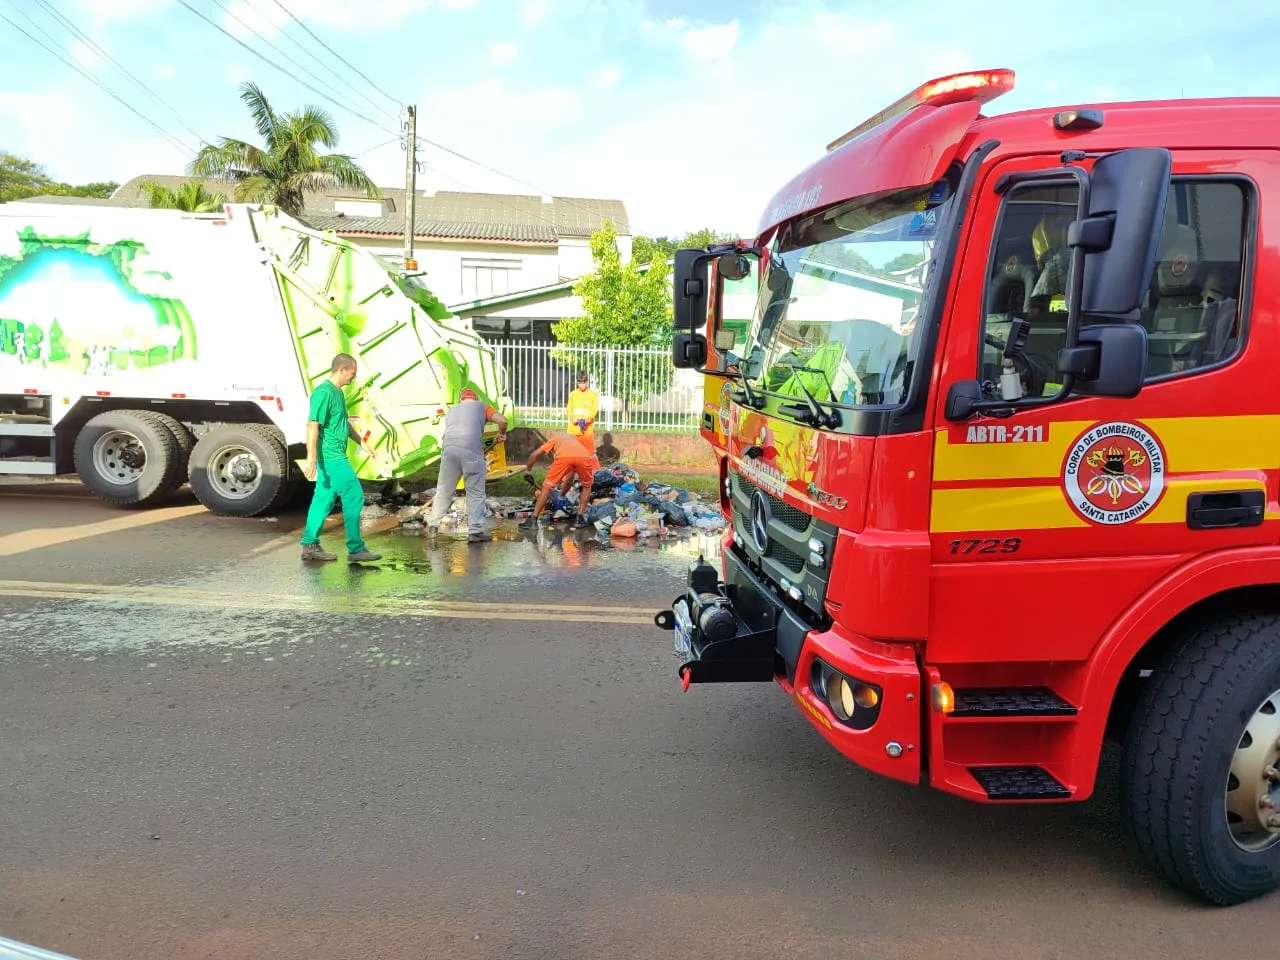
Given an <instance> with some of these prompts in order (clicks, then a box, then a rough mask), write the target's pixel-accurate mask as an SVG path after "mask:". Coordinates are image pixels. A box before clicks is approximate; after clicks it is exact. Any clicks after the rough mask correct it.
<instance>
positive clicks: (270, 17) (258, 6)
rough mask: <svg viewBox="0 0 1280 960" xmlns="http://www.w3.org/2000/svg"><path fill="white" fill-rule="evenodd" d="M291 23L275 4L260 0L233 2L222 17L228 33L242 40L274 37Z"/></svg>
mask: <svg viewBox="0 0 1280 960" xmlns="http://www.w3.org/2000/svg"><path fill="white" fill-rule="evenodd" d="M304 9H305V8H304ZM288 22H289V17H288V15H287V14H285V12H284V11H283V10H281V9H280V8H279V7H277V6H276V5H275V4H269V3H266V2H265V0H259V2H258V3H253V2H251V0H233V2H231V3H229V4H227V12H226V13H224V14H223V15H222V25H223V26H224V27H226V28H227V32H228V33H230V34H232V36H236V37H239V38H240V39H241V40H249V39H251V38H252V37H253V36H254V34H259V35H261V36H264V37H273V36H275V35H276V34H277V33H279V32H280V28H281V27H283V26H284V25H285V24H286V23H288Z"/></svg>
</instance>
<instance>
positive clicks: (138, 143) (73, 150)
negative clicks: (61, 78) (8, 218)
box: [0, 78, 190, 183]
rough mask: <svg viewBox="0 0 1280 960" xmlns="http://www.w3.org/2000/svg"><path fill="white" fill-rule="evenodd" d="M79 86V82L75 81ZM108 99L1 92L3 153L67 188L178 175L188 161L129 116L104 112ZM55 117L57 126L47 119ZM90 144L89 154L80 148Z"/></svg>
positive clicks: (171, 145) (78, 95)
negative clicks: (42, 168) (23, 159)
mask: <svg viewBox="0 0 1280 960" xmlns="http://www.w3.org/2000/svg"><path fill="white" fill-rule="evenodd" d="M77 79H78V78H77ZM79 82H80V83H83V81H79ZM104 101H105V102H108V103H110V102H112V101H109V100H107V98H106V96H105V95H103V96H101V97H97V98H94V97H85V96H82V95H80V94H76V95H74V96H73V95H69V94H66V93H61V92H51V93H19V92H16V91H4V90H0V129H3V130H4V131H5V133H6V149H9V150H12V151H13V152H14V153H17V154H18V155H19V156H25V157H29V158H30V159H32V160H34V161H35V162H36V163H40V164H43V165H44V166H45V169H46V171H47V172H48V174H49V176H50V177H52V178H53V179H55V180H62V181H66V182H68V183H89V182H93V181H102V180H117V181H119V182H124V181H125V180H127V179H128V178H129V177H133V176H137V175H138V174H139V173H143V172H151V173H160V172H164V171H172V172H175V173H180V172H181V171H182V169H183V164H184V163H185V162H186V161H187V160H189V159H190V158H189V157H188V156H187V155H185V154H182V153H179V152H178V150H177V149H176V148H175V147H174V146H173V144H171V143H170V142H169V141H168V140H165V139H163V138H162V137H160V136H158V135H157V134H156V133H155V131H153V130H152V129H151V128H150V127H147V126H146V125H145V124H144V123H143V122H142V121H141V120H139V119H138V118H137V117H135V116H133V115H132V114H126V115H125V116H124V117H120V116H117V115H116V114H114V113H112V112H111V111H109V110H105V109H104V108H103V104H104ZM50 117H57V118H58V122H57V123H51V122H50V120H49V118H50ZM86 142H92V143H93V144H94V148H93V149H92V150H85V149H83V147H84V143H86Z"/></svg>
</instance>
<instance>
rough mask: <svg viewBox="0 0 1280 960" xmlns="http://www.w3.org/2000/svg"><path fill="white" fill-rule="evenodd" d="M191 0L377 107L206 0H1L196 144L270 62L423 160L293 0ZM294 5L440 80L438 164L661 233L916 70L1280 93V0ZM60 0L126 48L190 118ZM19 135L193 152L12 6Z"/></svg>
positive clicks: (174, 155)
mask: <svg viewBox="0 0 1280 960" xmlns="http://www.w3.org/2000/svg"><path fill="white" fill-rule="evenodd" d="M185 3H187V4H189V5H190V6H191V7H193V8H195V9H196V10H198V11H200V12H202V13H204V14H205V15H206V16H207V17H208V18H209V19H210V20H212V21H214V22H215V23H217V24H221V25H223V26H225V27H226V28H227V29H229V30H230V31H232V32H233V33H235V34H236V35H238V36H240V37H241V38H242V39H243V40H244V41H245V42H246V43H248V44H249V45H250V46H251V47H253V48H255V49H258V50H261V51H262V52H264V53H265V54H266V55H268V56H269V57H271V58H272V59H273V60H274V61H275V62H277V63H280V64H281V65H282V66H284V67H285V68H286V69H287V70H289V71H290V72H291V73H293V74H295V75H297V76H299V77H301V79H302V80H303V81H305V82H307V83H310V84H311V85H313V86H316V87H321V88H322V89H323V87H322V85H321V83H319V82H317V80H316V79H315V78H313V77H309V76H307V75H306V74H305V73H303V72H302V71H300V70H299V69H298V68H297V67H295V66H293V65H291V64H289V63H287V62H285V61H284V60H283V59H282V58H280V57H279V56H278V55H277V54H275V53H274V52H273V51H271V50H270V49H269V48H268V47H267V46H266V44H265V42H264V38H265V40H269V41H270V42H271V43H274V44H275V45H276V46H277V47H279V48H280V49H281V50H283V51H284V52H285V53H287V54H289V55H290V56H291V57H293V58H294V59H295V60H297V61H298V62H299V63H301V64H303V65H304V66H305V67H307V68H308V69H309V70H311V71H312V72H313V73H314V74H315V75H316V76H317V77H319V78H321V79H322V80H323V81H324V82H325V84H324V85H325V86H328V87H330V88H331V89H332V90H333V91H335V92H336V93H337V94H340V96H338V97H337V99H339V100H340V101H341V102H342V103H343V104H345V105H346V106H348V107H350V108H351V110H353V111H355V112H356V113H360V114H363V115H364V116H365V117H366V118H367V119H360V118H358V117H356V116H353V115H352V113H351V112H349V111H348V110H346V109H343V108H342V107H340V106H337V105H335V104H334V103H333V102H331V99H329V98H328V97H327V96H322V95H319V94H317V93H315V92H313V91H311V90H308V89H306V87H305V86H303V85H302V84H301V83H299V82H297V80H295V79H292V78H290V77H288V76H286V75H285V74H283V73H281V72H279V71H277V70H275V69H273V68H272V67H270V66H268V65H267V64H266V63H264V62H263V61H262V60H260V59H258V58H257V57H255V56H254V55H253V54H252V53H250V52H249V51H247V50H245V49H244V48H243V47H241V46H238V45H237V44H236V43H235V42H234V41H233V40H231V39H229V38H228V37H226V36H224V35H223V34H221V33H219V32H218V31H217V30H216V29H215V28H214V27H212V26H210V25H209V24H208V23H206V22H204V21H202V20H201V19H199V18H198V17H197V16H196V15H195V14H194V13H192V12H191V10H188V9H186V8H185V7H184V6H183V3H182V0H0V13H2V14H4V15H5V16H7V17H9V18H10V19H11V20H13V21H14V22H15V23H17V24H18V25H20V26H22V27H23V28H24V29H26V30H27V31H28V32H29V33H32V34H34V35H35V36H37V37H39V38H40V39H41V40H42V41H44V42H45V43H46V44H49V45H51V46H56V47H57V49H59V51H60V52H61V53H62V54H63V55H64V56H65V57H67V58H68V59H71V60H72V61H73V62H75V63H77V64H79V65H80V66H81V68H82V69H84V70H86V71H87V72H89V73H91V74H92V75H93V76H95V77H97V78H98V79H99V80H101V81H102V82H103V83H105V84H107V85H108V86H109V87H111V88H112V89H114V90H115V91H116V92H117V93H118V94H120V96H122V97H123V98H124V99H126V100H127V101H129V102H130V103H131V104H133V105H134V106H135V107H136V108H137V109H138V110H140V111H141V112H142V113H144V114H146V115H147V116H148V117H149V118H150V119H151V120H152V121H153V122H154V123H156V124H157V125H159V126H160V127H162V128H164V130H165V131H166V133H167V134H169V135H170V136H172V137H173V138H175V139H177V140H179V141H183V142H185V143H186V144H187V145H188V147H194V146H196V145H197V139H196V135H198V136H199V137H201V138H204V139H205V140H214V139H216V138H217V137H219V136H224V135H226V136H238V137H244V138H250V137H252V136H253V129H252V127H251V126H250V125H249V124H248V121H247V119H246V114H245V111H244V109H243V107H242V105H241V103H240V101H239V100H238V92H237V89H236V86H237V84H238V83H239V82H241V81H243V80H246V79H252V80H254V81H255V82H257V83H258V84H260V85H261V86H262V87H263V88H264V89H265V90H266V92H267V94H268V96H269V97H270V98H271V99H272V102H273V103H274V104H276V105H277V106H278V107H280V108H283V109H287V108H291V107H293V106H296V105H299V104H302V103H318V104H320V105H322V106H324V107H325V108H326V109H328V110H330V111H331V112H332V114H333V117H334V119H335V120H336V121H337V123H338V126H339V129H340V132H341V134H342V143H341V145H340V148H339V149H341V150H342V151H343V152H347V153H353V154H357V155H358V156H359V159H360V161H361V162H362V163H363V164H364V165H365V166H366V168H367V169H368V170H369V171H370V173H371V174H372V175H373V176H374V178H375V180H377V182H379V183H380V184H382V185H384V186H398V185H401V184H403V180H404V154H403V153H402V152H401V149H400V146H399V144H398V142H394V136H395V133H396V131H398V129H399V123H398V119H397V118H398V115H399V113H400V106H399V105H398V104H396V103H394V102H392V101H391V100H389V99H387V98H386V97H384V96H382V95H381V94H379V93H377V92H376V91H374V90H373V89H372V88H371V87H370V86H369V85H368V84H367V83H365V82H364V81H363V80H361V79H360V78H359V77H358V76H356V75H355V74H354V73H352V71H351V70H349V69H348V68H347V67H345V66H343V65H342V64H341V63H340V62H337V61H334V60H332V59H331V58H328V56H327V54H325V53H324V51H323V49H322V48H320V47H319V46H318V45H317V44H316V43H315V41H314V40H312V38H311V37H310V36H308V35H307V34H306V32H305V31H303V30H302V29H301V28H300V27H299V25H298V23H296V22H291V21H290V20H289V18H288V17H287V16H286V15H285V13H284V12H283V10H282V8H281V6H280V5H279V4H277V2H276V0H185ZM280 4H283V7H285V8H288V10H290V11H292V12H293V13H294V14H295V15H296V16H297V17H298V18H300V19H301V21H302V22H303V23H305V24H306V25H307V26H308V27H309V28H310V29H311V30H313V31H314V32H315V33H316V34H317V35H318V36H319V37H321V38H322V39H323V40H324V41H325V42H326V43H328V44H329V45H330V46H332V47H333V48H334V49H335V50H336V51H337V52H338V53H340V54H341V55H342V56H343V57H344V58H346V60H348V61H350V63H351V64H353V65H354V66H356V67H358V68H360V69H361V70H362V71H363V72H364V73H366V74H368V76H369V77H370V78H372V79H373V80H374V81H375V82H376V83H377V84H378V86H380V87H382V88H383V89H384V90H386V91H388V92H389V93H391V94H392V95H393V96H394V97H395V99H396V100H399V101H403V103H415V104H417V106H418V111H419V134H420V135H421V136H423V137H426V138H428V139H430V140H434V141H436V142H437V143H439V144H442V145H444V146H447V147H450V148H452V149H454V150H456V151H458V152H459V153H462V154H464V155H466V156H467V157H468V158H471V159H472V160H475V161H479V162H480V163H481V164H483V166H480V165H477V164H475V163H471V162H468V161H464V160H462V159H459V158H458V157H456V156H452V155H450V154H448V153H445V152H443V151H441V150H439V149H437V148H435V147H432V146H429V145H428V146H426V147H425V149H424V151H423V154H422V157H421V159H423V160H424V161H425V163H426V164H427V165H428V167H429V169H428V170H427V171H426V172H425V173H424V174H420V175H419V185H420V186H423V187H425V188H427V189H442V190H461V189H473V190H497V191H502V192H509V193H531V192H538V188H543V189H546V190H548V191H551V192H553V193H556V194H559V195H571V196H599V197H611V198H620V199H622V200H624V201H625V202H626V204H627V208H628V211H629V214H630V216H631V221H632V226H633V228H634V230H635V231H637V232H645V233H651V234H654V233H670V234H678V233H681V232H683V231H685V230H688V229H694V228H697V227H701V226H711V227H715V228H717V229H724V230H731V231H737V232H741V233H750V232H751V230H752V229H753V227H754V225H755V223H756V221H757V218H758V215H759V213H760V211H761V208H762V207H763V205H764V204H765V202H766V201H767V200H768V198H769V197H770V196H771V195H772V194H773V192H774V191H775V190H776V189H777V188H778V187H779V186H781V185H782V184H783V183H785V181H786V180H788V179H789V178H790V177H791V176H792V175H794V174H795V173H796V172H798V171H799V170H800V169H802V168H803V167H804V166H806V165H807V164H808V163H810V162H812V161H813V160H814V159H816V158H817V157H819V156H820V155H821V154H822V152H823V148H824V146H825V144H826V143H827V142H829V141H830V140H832V139H834V138H835V137H836V136H837V135H839V134H841V133H843V132H844V131H845V130H847V129H849V128H850V127H852V126H854V125H856V124H857V123H859V122H860V121H861V120H863V119H864V118H865V117H867V116H869V115H870V114H872V113H874V112H875V111H876V110H878V109H880V108H882V107H884V106H885V105H887V104H888V103H890V102H891V101H893V100H895V99H896V98H897V97H899V96H901V95H902V94H904V93H906V92H907V91H909V90H910V89H912V88H913V87H915V86H916V85H917V84H919V83H921V82H923V81H925V80H928V79H930V78H932V77H934V76H938V75H940V74H946V73H950V72H954V71H958V70H964V69H975V68H987V67H1009V68H1012V69H1013V70H1015V71H1016V72H1017V89H1016V90H1015V91H1014V92H1013V93H1012V94H1009V95H1008V96H1006V97H1004V98H1002V99H1000V100H998V101H996V102H995V103H994V104H992V105H991V107H990V108H989V109H990V111H991V112H997V113H999V112H1006V111H1010V110H1017V109H1024V108H1027V107H1036V106H1046V105H1058V104H1062V105H1070V104H1072V103H1079V102H1093V101H1108V100H1116V99H1145V98H1151V97H1155V98H1160V97H1179V96H1186V97H1216V96H1251V95H1266V96H1280V66H1278V65H1277V60H1276V58H1275V55H1274V39H1275V37H1277V36H1280V11H1278V10H1277V9H1275V5H1272V7H1273V9H1272V10H1270V11H1266V10H1264V8H1263V7H1262V5H1261V4H1258V3H1257V0H1215V2H1213V3H1210V4H1205V3H1193V2H1190V0H1160V2H1154V0H1125V2H1123V3H1121V2H1118V0H1105V2H1104V0H1077V2H1076V3H1074V4H1071V5H1068V6H1066V7H1063V6H1061V5H1059V6H1057V7H1054V6H1053V5H1049V6H1045V5H1044V4H1042V3H1041V4H1032V3H1025V2H1024V3H1009V2H1007V0H1004V2H1001V3H999V4H997V3H993V2H989V0H988V2H986V3H983V2H974V3H971V4H968V5H964V4H955V3H943V2H939V0H900V2H895V3H876V4H871V3H862V2H856V0H846V2H844V3H835V2H827V3H815V2H809V3H790V2H787V0H775V2H758V3H757V2H750V0H743V2H736V3H730V2H727V0H700V2H698V3H691V2H677V0H280ZM46 5H48V6H52V7H53V8H54V9H56V10H57V11H58V12H60V13H61V14H62V15H63V16H64V17H66V18H67V19H68V20H69V21H71V22H72V23H74V24H75V25H76V26H77V27H79V28H80V29H81V30H82V31H84V33H85V34H87V35H88V36H90V37H91V38H92V39H93V40H94V41H95V42H96V43H97V44H99V45H100V46H102V47H103V48H105V49H106V50H107V51H108V52H109V53H110V54H111V55H112V56H113V57H114V58H115V59H116V60H118V61H120V62H121V63H122V64H124V65H125V66H126V67H128V69H129V70H130V72H132V73H133V74H134V75H135V76H136V77H137V78H138V79H139V80H142V81H144V83H145V84H146V85H147V86H148V87H149V88H150V89H151V90H152V91H153V92H154V93H156V94H157V95H158V96H159V97H160V98H162V99H163V100H164V101H165V102H166V103H167V104H168V105H170V106H171V107H173V108H174V110H175V111H176V113H177V114H178V116H179V117H180V119H181V123H180V122H179V119H178V118H177V117H175V116H174V115H173V114H170V113H169V112H167V111H166V110H165V109H164V107H162V106H161V105H160V104H158V103H157V102H156V101H155V100H153V99H151V98H150V97H148V96H147V95H146V94H144V93H143V92H142V91H141V90H139V89H138V87H136V86H134V85H133V84H132V82H131V81H130V80H128V78H126V77H124V76H123V75H122V74H121V73H120V72H119V71H118V70H117V69H116V68H115V67H114V66H111V65H110V64H108V63H107V62H105V61H104V60H103V59H102V58H101V57H99V56H98V55H97V53H95V52H94V51H93V50H92V49H91V48H90V47H89V46H88V45H86V44H85V43H84V42H83V41H81V40H78V39H76V38H75V37H74V36H73V35H72V34H71V33H70V32H69V31H68V30H67V29H66V28H65V27H64V26H63V25H62V24H60V23H59V22H58V21H57V20H55V19H54V18H52V17H51V16H50V14H49V13H48V12H47V10H46V9H45V7H46ZM228 11H229V12H228ZM24 14H25V17H24V16H23V15H24ZM230 14H235V16H236V17H238V18H239V20H240V21H243V22H244V24H247V25H248V26H250V27H252V28H254V30H256V31H257V34H256V35H255V34H253V33H251V32H250V31H249V30H247V29H246V28H245V26H244V25H242V24H241V23H240V22H238V21H237V20H236V19H235V18H233V17H232V16H230ZM26 17H29V18H30V20H28V19H26ZM31 21H34V22H35V23H36V24H38V25H39V26H40V27H41V28H43V30H44V31H46V32H47V34H48V37H46V36H44V35H43V34H41V33H40V32H39V31H38V30H37V29H36V28H35V27H34V26H33V25H32V22H31ZM50 38H52V39H50ZM294 41H297V43H298V44H302V45H304V46H306V47H307V48H308V49H310V50H313V51H315V52H316V53H318V54H320V55H321V56H322V57H325V58H326V62H328V63H329V64H330V65H331V66H332V67H333V68H334V70H335V71H337V72H338V73H339V75H341V76H342V77H344V78H345V79H347V80H350V81H351V82H352V83H353V84H354V85H355V86H356V87H357V88H358V89H359V90H360V91H361V92H362V93H363V94H365V95H367V97H368V98H370V99H365V98H364V97H362V96H360V95H357V94H356V93H353V92H352V91H351V89H350V88H349V87H347V86H345V85H344V84H342V83H341V82H340V81H338V80H336V79H335V78H334V76H333V75H332V74H330V73H329V72H327V71H326V70H325V68H323V67H321V66H319V65H318V64H317V63H316V61H315V60H313V59H311V58H310V56H308V55H307V54H305V53H303V52H302V51H301V50H300V48H299V46H297V45H295V42H294ZM326 93H327V91H326ZM370 101H372V102H370ZM370 121H374V122H370ZM187 128H190V129H189V130H188V129H187ZM193 131H194V133H193ZM388 141H393V142H388ZM0 149H9V150H12V151H14V152H17V153H21V154H23V155H26V156H29V157H30V158H32V159H34V160H37V161H39V162H41V163H43V164H45V165H46V167H47V169H48V170H49V172H50V173H51V174H52V175H53V176H55V177H57V178H58V179H62V180H69V181H75V182H83V181H87V180H103V179H115V180H125V179H128V178H129V177H131V176H135V175H138V174H142V173H181V172H182V171H183V166H184V162H185V160H186V158H187V157H186V154H185V153H184V152H183V150H182V149H180V148H179V147H177V146H175V145H174V144H173V143H171V142H170V141H169V140H168V139H166V137H165V136H162V135H161V134H160V133H159V132H157V131H156V130H155V129H153V128H152V127H150V126H148V125H147V124H146V123H145V122H144V121H143V120H141V119H139V118H138V117H137V116H135V115H134V114H132V113H130V112H129V111H128V110H127V109H126V108H124V107H123V106H121V105H119V104H118V103H117V102H116V101H114V100H112V99H111V98H110V97H109V96H108V95H107V94H105V93H103V92H102V91H101V90H99V89H98V88H96V87H94V86H93V85H92V84H91V83H90V82H89V81H87V80H86V79H84V78H83V77H81V76H79V75H78V74H76V73H75V72H74V71H73V70H72V69H71V68H70V67H68V66H65V65H64V64H62V63H60V62H58V61H56V60H55V59H53V57H51V56H50V55H49V54H48V53H46V52H45V51H43V50H41V49H40V48H38V47H36V46H35V45H34V44H33V43H32V42H31V41H30V40H28V39H27V38H26V37H24V36H22V35H21V34H19V33H18V32H17V31H15V30H14V29H13V28H12V27H11V26H10V25H9V24H7V23H5V22H3V21H0ZM486 167H488V168H492V169H486ZM494 170H496V171H500V172H501V173H502V174H506V175H507V176H501V175H499V174H498V173H495V172H493V171H494ZM518 181H528V183H521V182H518ZM530 183H532V184H535V185H536V187H534V186H530V185H529V184H530Z"/></svg>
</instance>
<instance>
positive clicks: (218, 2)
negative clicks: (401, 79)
mask: <svg viewBox="0 0 1280 960" xmlns="http://www.w3.org/2000/svg"><path fill="white" fill-rule="evenodd" d="M213 3H214V6H216V7H218V8H220V9H221V10H222V12H223V13H225V14H226V15H227V16H228V17H230V18H231V19H232V20H234V21H235V22H236V23H238V24H240V26H242V27H244V28H245V29H246V30H248V31H249V32H250V33H251V34H253V36H255V37H257V38H258V39H259V40H261V41H262V42H263V43H265V44H266V45H267V46H268V47H270V48H271V49H272V50H274V51H275V52H276V53H278V54H280V56H281V57H283V58H284V59H285V60H287V61H289V63H291V64H293V65H294V66H295V67H297V68H298V69H299V70H301V71H302V72H303V73H305V74H306V75H307V76H309V77H310V78H311V79H312V80H314V81H315V82H316V83H319V84H325V81H324V80H321V79H320V78H319V77H317V76H316V75H315V74H314V73H312V72H311V70H310V69H308V68H307V67H304V66H303V65H302V64H300V63H299V62H298V61H297V60H295V59H293V57H291V56H289V55H288V54H287V53H285V52H284V51H283V50H281V49H280V48H279V47H277V46H276V45H275V44H274V43H272V42H271V41H270V40H268V39H267V38H266V37H265V36H263V35H262V33H261V32H259V31H258V30H256V29H255V28H253V27H251V26H250V25H249V24H247V23H245V22H244V21H243V20H241V19H240V18H239V17H238V16H237V15H236V14H235V13H233V12H232V11H231V8H230V7H228V6H227V5H226V4H224V3H223V2H222V0H213ZM254 9H255V10H256V8H254ZM325 89H326V90H327V91H328V96H329V99H330V100H331V101H332V102H333V103H334V104H337V105H342V100H341V99H339V98H340V97H341V96H342V95H341V94H340V93H338V92H337V91H335V90H333V89H332V88H331V87H328V86H327V85H326V86H325ZM366 99H367V98H366ZM370 105H371V106H373V108H374V109H375V110H381V109H382V108H380V107H378V106H377V105H376V104H374V103H373V102H372V101H370ZM382 113H383V114H384V115H386V116H390V114H388V113H387V112H386V111H385V110H382ZM391 119H392V120H395V117H392V118H391Z"/></svg>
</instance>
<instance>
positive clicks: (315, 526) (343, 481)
mask: <svg viewBox="0 0 1280 960" xmlns="http://www.w3.org/2000/svg"><path fill="white" fill-rule="evenodd" d="M355 378H356V360H355V357H353V356H351V355H350V354H347V353H340V354H338V355H337V356H336V357H334V358H333V364H332V366H331V367H330V369H329V377H328V379H327V380H325V381H324V382H323V383H321V384H320V386H318V387H316V389H315V390H314V391H313V392H312V394H311V411H310V413H309V414H308V415H307V463H306V466H305V467H304V468H303V473H304V474H306V477H307V479H308V480H314V481H315V485H316V490H315V494H314V495H313V496H312V498H311V509H310V510H308V511H307V525H306V527H305V528H304V530H303V532H302V559H303V560H337V559H338V558H337V556H336V555H334V554H332V553H326V552H325V550H324V548H323V547H321V546H320V528H321V527H322V526H323V525H324V521H325V518H326V517H328V516H329V511H331V510H332V509H333V502H334V500H341V501H342V522H343V524H344V526H345V527H346V528H347V560H348V562H350V563H360V562H362V561H372V560H381V559H382V554H380V553H373V552H372V551H371V550H369V548H368V547H367V546H365V542H364V539H363V538H362V537H361V536H360V511H361V510H363V509H364V490H363V489H361V487H360V480H359V479H358V478H357V477H356V472H355V470H353V469H352V468H351V463H350V462H349V461H348V460H347V440H348V439H354V440H355V441H356V443H358V444H360V447H361V448H362V449H363V450H364V451H365V453H367V454H368V455H369V456H370V457H377V453H376V452H375V451H374V450H373V448H372V447H370V446H369V445H368V444H366V443H365V442H364V441H363V440H362V439H361V438H360V434H358V433H357V432H356V431H355V429H354V428H353V427H352V426H351V421H350V420H348V419H347V398H346V397H345V396H343V394H342V388H343V387H345V386H347V384H349V383H351V381H352V380H354V379H355Z"/></svg>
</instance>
